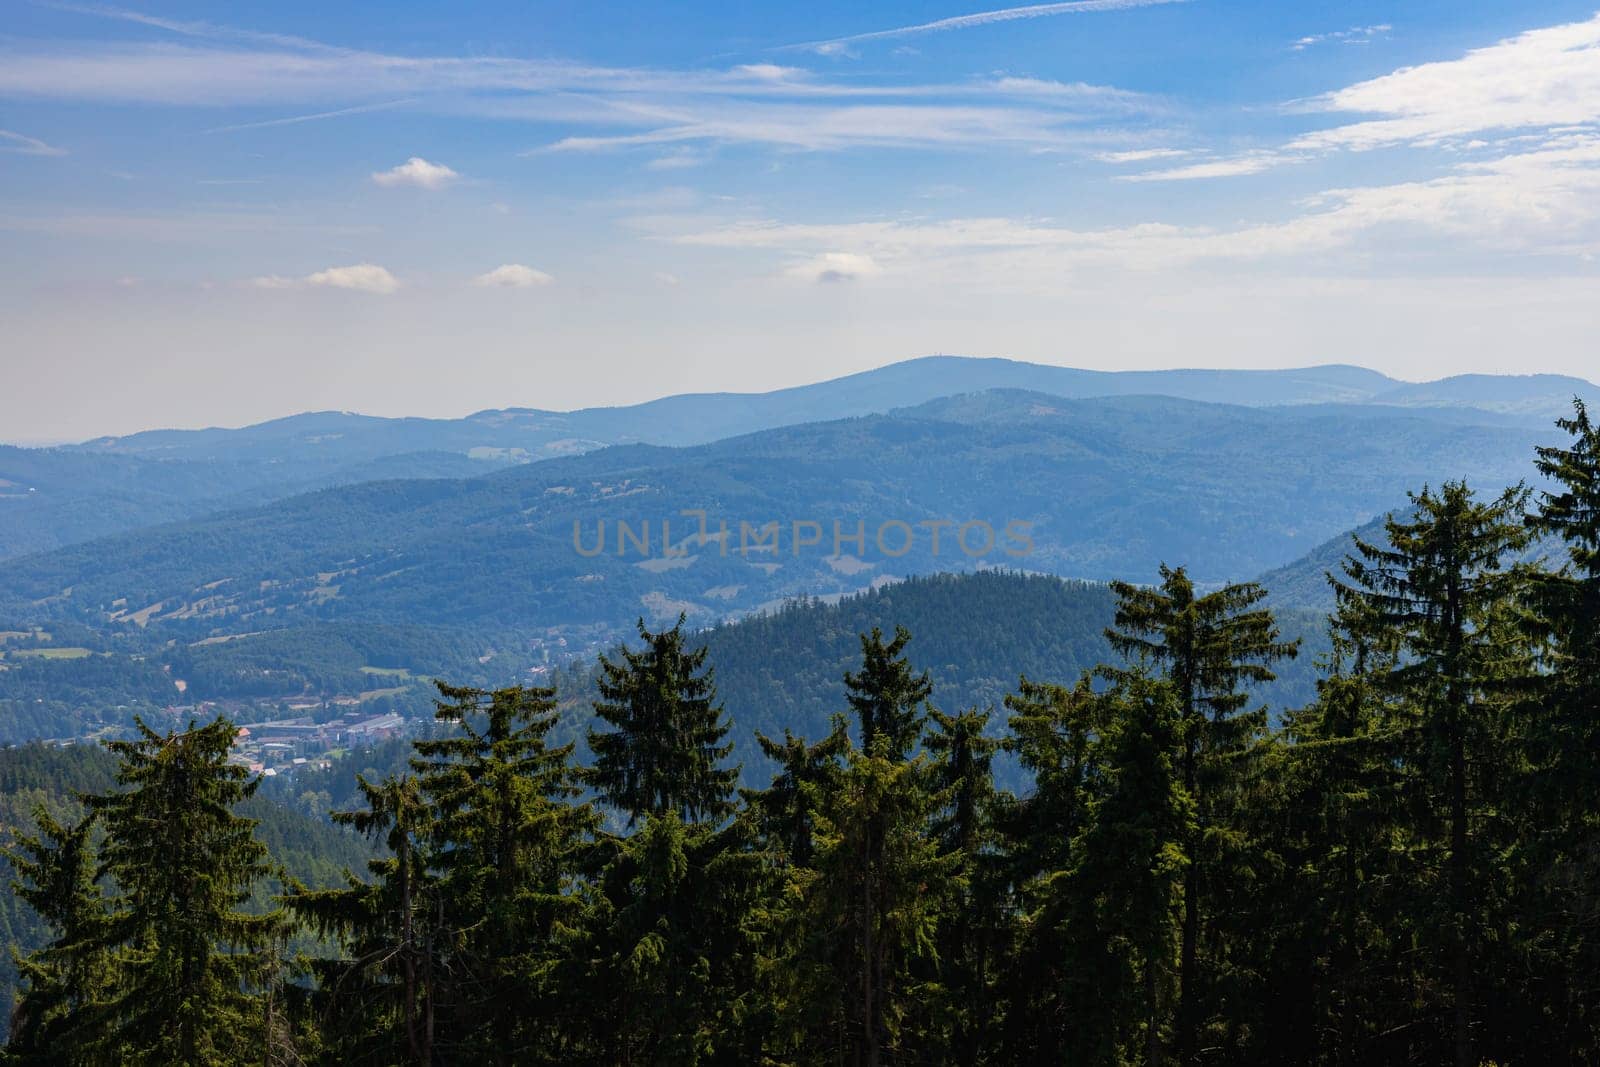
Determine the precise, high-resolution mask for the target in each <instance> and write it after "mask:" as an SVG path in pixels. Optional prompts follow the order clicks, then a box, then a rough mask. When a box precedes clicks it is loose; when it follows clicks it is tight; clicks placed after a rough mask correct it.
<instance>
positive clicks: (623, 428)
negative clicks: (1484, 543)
mask: <svg viewBox="0 0 1600 1067" xmlns="http://www.w3.org/2000/svg"><path fill="white" fill-rule="evenodd" d="M991 389H1025V390H1029V391H1032V392H1039V393H1048V394H1051V395H1053V396H1060V397H1064V398H1068V399H1080V400H1081V399H1090V398H1094V397H1103V396H1134V395H1150V396H1170V397H1175V398H1177V399H1182V400H1198V401H1204V402H1211V403H1227V404H1242V405H1245V406H1251V407H1264V406H1273V405H1294V404H1333V403H1339V404H1374V403H1376V404H1385V405H1392V406H1403V407H1429V406H1438V407H1477V408H1481V409H1483V410H1486V411H1499V412H1503V413H1511V414H1519V415H1537V416H1539V417H1545V416H1547V415H1552V416H1553V415H1554V414H1558V413H1560V412H1562V411H1565V410H1566V409H1567V408H1568V407H1569V406H1570V400H1571V397H1572V395H1573V394H1574V393H1575V392H1576V393H1579V394H1584V395H1600V387H1596V386H1595V385H1593V384H1592V383H1589V382H1585V381H1583V380H1582V379H1577V378H1562V377H1560V376H1557V375H1532V376H1527V377H1526V378H1518V377H1512V376H1488V375H1463V376H1460V377H1457V378H1446V379H1442V380H1440V381H1438V382H1426V383H1420V384H1413V383H1408V382H1402V381H1399V380H1396V379H1394V378H1390V377H1388V376H1387V375H1384V374H1382V373H1379V372H1378V371H1374V370H1368V369H1366V368H1363V367H1357V366H1351V365H1347V364H1327V365H1322V366H1312V367H1303V368H1293V369H1284V370H1205V369H1176V370H1131V371H1101V370H1084V369H1080V368H1074V367H1058V366H1049V365H1045V364H1038V363H1026V362H1022V361H1018V360H1010V359H996V358H974V357H966V356H926V357H923V358H920V359H911V360H905V361H903V362H899V363H891V364H889V365H887V366H884V367H879V368H877V369H874V370H869V371H862V372H860V373H857V374H851V375H846V376H844V377H842V378H834V379H830V380H827V381H823V382H817V383H814V384H809V385H801V386H794V387H791V388H786V389H777V390H773V391H771V392H766V393H684V394H679V395H674V396H667V397H662V398H660V399H657V400H651V401H647V402H644V403H640V404H633V405H627V406H621V407H593V408H582V409H579V410H576V411H568V412H562V411H551V410H544V409H539V408H529V407H512V408H504V409H492V410H486V411H480V412H477V413H475V414H472V415H468V416H466V417H465V418H461V419H431V418H392V419H391V418H380V417H377V416H371V415H359V414H355V413H351V412H333V411H324V412H309V413H306V414H302V415H291V416H288V417H286V418H281V419H274V420H271V421H269V422H264V423H259V424H256V425H253V426H246V427H242V428H240V429H218V428H213V429H205V430H151V431H146V432H143V433H136V434H130V435H127V436H123V437H103V438H97V439H95V440H92V441H86V442H84V443H82V444H80V445H75V446H70V447H71V448H73V449H74V450H78V451H90V452H113V453H123V454H133V455H142V456H146V457H151V458H156V457H159V458H169V459H171V458H189V459H193V458H210V459H216V458H224V457H226V458H240V457H242V456H246V455H248V456H263V455H276V456H279V457H283V456H285V455H288V454H292V453H295V452H298V451H309V452H311V453H325V452H329V451H337V452H340V453H341V454H344V455H345V456H346V458H347V460H348V459H350V458H356V457H359V458H366V459H370V458H374V457H376V456H380V455H387V454H391V453H393V452H396V451H407V452H410V451H424V450H435V449H437V450H444V451H460V452H469V451H471V450H473V449H480V450H484V451H495V450H504V451H505V452H507V453H510V454H514V455H517V456H519V457H521V458H529V459H538V458H548V457H549V456H559V455H567V454H571V453H572V452H574V451H581V450H585V449H589V448H594V447H599V446H601V445H607V444H630V443H642V444H658V445H692V444H705V443H707V442H710V441H714V440H719V439H721V438H724V437H732V436H736V435H738V434H744V433H753V432H756V431H759V430H766V429H774V428H777V427H780V426H789V425H796V424H799V423H805V422H820V421H826V420H830V419H838V418H847V417H851V416H856V415H871V414H881V413H883V412H887V411H890V410H893V409H895V408H901V407H911V406H915V405H917V404H921V403H925V402H927V401H929V400H934V399H937V398H940V397H945V396H952V395H955V394H959V393H972V392H983V391H986V390H991Z"/></svg>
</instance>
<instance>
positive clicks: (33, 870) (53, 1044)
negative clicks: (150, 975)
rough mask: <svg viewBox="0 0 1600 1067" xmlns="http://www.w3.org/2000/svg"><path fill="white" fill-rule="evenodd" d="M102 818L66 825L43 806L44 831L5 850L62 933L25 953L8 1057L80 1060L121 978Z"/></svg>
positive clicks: (23, 894)
mask: <svg viewBox="0 0 1600 1067" xmlns="http://www.w3.org/2000/svg"><path fill="white" fill-rule="evenodd" d="M94 822H95V820H94V818H93V816H87V817H84V818H82V819H79V820H78V821H77V822H74V823H71V824H63V823H61V822H59V821H57V820H56V819H55V818H54V817H52V816H51V814H50V812H49V811H48V810H47V809H46V808H45V807H44V806H43V805H40V806H39V807H38V808H37V809H36V810H35V812H34V823H35V824H36V826H37V828H38V829H37V832H36V833H34V834H23V835H20V836H19V837H18V838H17V840H16V842H15V843H14V844H13V845H12V846H11V847H10V848H7V849H5V850H4V855H5V857H6V859H7V860H9V861H10V863H11V866H12V869H13V871H14V872H15V873H16V876H17V880H16V881H15V882H14V883H13V887H14V889H15V891H16V893H17V896H18V897H20V898H21V899H23V900H25V901H27V903H28V904H29V905H31V906H32V907H33V910H34V911H35V912H37V913H38V915H39V917H40V918H41V919H43V920H44V921H45V923H46V924H47V925H48V926H49V927H50V929H51V931H52V933H53V935H54V937H53V939H52V940H51V942H50V943H49V944H48V945H46V946H45V947H43V948H41V949H39V950H38V951H36V952H34V953H33V954H32V955H30V956H28V957H26V958H24V959H19V960H18V961H17V962H18V968H17V969H18V977H19V978H20V979H21V980H22V982H23V983H24V986H23V990H22V993H21V995H20V997H19V999H18V1001H17V1005H16V1008H15V1010H14V1011H13V1013H12V1019H11V1035H10V1040H9V1042H8V1044H7V1048H6V1056H5V1061H6V1062H13V1061H15V1062H18V1063H57V1062H62V1061H64V1060H69V1059H75V1058H80V1057H82V1055H83V1051H84V1045H85V1044H86V1041H87V1039H89V1038H92V1035H93V1015H94V1013H95V1011H96V1008H97V1006H98V1005H99V1004H100V1002H101V1001H102V1000H103V999H104V998H105V996H106V995H107V993H108V991H109V990H110V985H111V981H112V978H113V975H112V972H111V969H110V966H109V959H108V957H107V954H106V952H105V950H104V948H103V947H102V941H103V938H104V930H105V924H106V922H107V913H106V899H105V893H104V891H103V890H102V889H101V887H100V885H99V883H98V881H97V880H96V859H95V849H94V845H93V842H92V840H91V835H92V834H93V831H94Z"/></svg>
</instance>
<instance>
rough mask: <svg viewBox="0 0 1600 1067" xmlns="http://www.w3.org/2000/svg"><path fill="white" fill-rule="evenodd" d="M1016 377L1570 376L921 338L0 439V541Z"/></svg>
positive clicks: (1110, 382)
mask: <svg viewBox="0 0 1600 1067" xmlns="http://www.w3.org/2000/svg"><path fill="white" fill-rule="evenodd" d="M996 390H1023V391H1028V392H1032V393H1036V394H1041V395H1046V396H1050V397H1056V398H1060V399H1066V400H1093V399H1097V398H1104V399H1109V398H1118V397H1123V398H1125V397H1130V396H1164V397H1170V398H1173V399H1175V400H1184V401H1191V402H1202V403H1228V404H1235V405H1243V406H1247V407H1256V408H1267V407H1292V408H1301V409H1322V410H1325V411H1326V412H1327V413H1329V414H1355V415H1361V414H1363V413H1369V412H1374V411H1391V412H1392V411H1395V410H1397V408H1404V409H1406V410H1407V411H1409V412H1411V413H1413V414H1415V415H1416V416H1417V417H1418V418H1425V419H1430V420H1434V421H1438V422H1448V423H1455V424H1483V425H1493V426H1511V425H1517V426H1533V425H1541V426H1542V425H1547V424H1548V422H1549V421H1550V419H1552V418H1554V417H1555V415H1558V414H1561V413H1564V412H1566V411H1567V410H1569V409H1570V404H1571V397H1572V396H1573V395H1574V394H1579V395H1585V396H1587V397H1589V398H1590V399H1592V400H1594V402H1595V403H1596V404H1597V405H1600V389H1597V388H1596V387H1595V386H1593V385H1591V384H1590V383H1588V382H1584V381H1582V380H1580V379H1575V378H1563V377H1560V376H1555V375H1531V376H1526V377H1493V376H1484V375H1462V376H1459V377H1455V378H1446V379H1442V380H1441V381H1438V382H1429V383H1422V384H1408V383H1404V382H1399V381H1396V380H1395V379H1392V378H1389V377H1387V376H1385V375H1383V374H1380V373H1378V372H1376V371H1372V370H1366V369H1363V368H1361V367H1354V366H1347V365H1340V364H1330V365H1326V366H1315V367H1306V368H1300V369H1293V370H1166V371H1096V370H1081V369H1075V368H1070V367H1055V366H1045V365H1041V364H1033V363H1024V362H1019V361H1016V360H1007V359H973V358H967V357H958V356H930V357H926V358H923V359H914V360H908V361H905V362H901V363H894V364H890V365H889V366H886V367H881V368H878V369H876V370H870V371H864V372H862V373H859V374H852V375H848V376H846V377H843V378H836V379H832V380H830V381H824V382H819V383H815V384H812V385H803V386H797V387H794V388H789V389H779V390H775V391H773V392H769V393H760V394H737V393H698V394H683V395H680V396H671V397H664V398H662V399H659V400H653V401H650V402H648V403H644V404H636V405H632V406H628V407H611V408H587V409H583V410H579V411H573V412H555V411H542V410H538V409H533V408H507V409H503V410H491V411H480V412H478V413H476V414H474V415H470V416H467V417H466V418H463V419H427V418H392V419H391V418H380V417H376V416H369V415H358V414H353V413H349V412H313V413H308V414H303V415H292V416H289V417H286V418H282V419H275V420H272V421H270V422H264V423H260V424H257V425H254V426H247V427H243V428H241V429H207V430H154V431H148V432H144V433H137V434H131V435H128V436H125V437H103V438H97V439H95V440H92V441H87V442H84V443H82V444H79V445H71V446H63V447H59V448H51V449H23V448H8V447H3V446H0V559H4V558H8V557H15V556H19V555H24V554H27V553H30V552H39V551H47V550H50V549H53V548H57V547H62V546H66V545H71V544H76V543H81V542H84V541H88V540H92V539H94V538H96V537H102V536H106V535H109V534H115V533H120V532H124V531H127V530H130V529H138V528H141V527H146V526H151V525H154V524H157V523H161V522H170V521H177V520H183V519H187V518H194V517H198V516H201V515H205V514H210V513H214V512H219V511H224V510H230V509H235V508H241V507H249V506H252V505H256V504H261V503H266V502H270V501H272V500H278V499H283V498H286V497H289V496H293V495H295V494H297V493H302V492H306V491H310V490H315V489H319V488H324V487H331V486H339V485H350V484H356V483H359V482H363V481H372V480H379V479H387V478H405V479H415V478H463V477H470V476H472V475H474V474H479V473H486V472H489V471H492V470H495V469H497V468H500V467H504V466H508V465H515V464H521V463H526V462H530V461H534V460H546V459H559V458H561V457H564V456H572V455H579V454H582V453H585V452H591V451H594V450H596V449H599V448H603V447H606V446H609V445H616V444H651V445H664V446H673V447H681V446H692V445H701V444H708V443H710V442H712V441H717V440H722V439H725V438H730V437H736V436H741V435H746V434H751V433H758V432H762V431H766V430H773V429H781V428H783V427H788V426H797V425H803V424H806V423H815V422H826V421H831V420H836V419H840V418H849V417H862V416H868V415H881V414H885V413H887V412H889V411H893V410H898V409H905V408H911V407H916V406H918V405H922V404H927V403H931V402H934V401H937V400H941V399H945V398H949V397H955V396H967V395H973V394H982V393H992V392H994V391H996Z"/></svg>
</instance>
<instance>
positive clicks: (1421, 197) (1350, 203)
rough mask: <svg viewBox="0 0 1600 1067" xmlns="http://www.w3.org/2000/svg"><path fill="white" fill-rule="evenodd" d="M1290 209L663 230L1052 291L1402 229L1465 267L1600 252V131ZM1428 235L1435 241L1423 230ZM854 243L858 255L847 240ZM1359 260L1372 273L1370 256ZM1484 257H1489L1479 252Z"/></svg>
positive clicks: (908, 278)
mask: <svg viewBox="0 0 1600 1067" xmlns="http://www.w3.org/2000/svg"><path fill="white" fill-rule="evenodd" d="M1300 207H1301V210H1300V212H1299V213H1297V214H1295V215H1293V216H1291V217H1289V218H1287V219H1283V220H1280V221H1265V222H1256V223H1247V224H1243V225H1240V226H1236V227H1233V228H1231V229H1219V228H1212V227H1206V226H1178V225H1171V224H1167V223H1159V222H1147V223H1140V224H1137V225H1132V226H1122V227H1113V228H1106V229H1077V228H1073V227H1068V226H1061V225H1056V224H1051V223H1048V222H1043V221H1036V220H1030V219H1016V218H956V219H947V220H942V221H902V222H844V223H823V224H816V223H809V224H785V223H780V222H772V221H756V222H735V223H724V224H722V225H713V226H710V227H704V226H702V227H700V228H695V227H693V226H692V225H691V226H685V227H684V228H682V229H679V230H671V229H667V228H661V229H658V230H657V232H656V236H658V237H659V238H660V239H662V240H667V241H672V242H675V243H679V244H686V245H695V246H704V247H715V248H724V249H743V250H748V251H763V250H764V251H769V252H772V253H774V254H776V255H779V256H782V257H784V258H786V259H788V260H789V261H790V262H791V263H792V264H793V265H792V266H790V267H789V268H787V270H786V273H788V274H789V275H791V276H793V277H799V278H806V279H821V278H822V276H823V275H824V274H826V273H827V272H829V271H833V272H835V273H836V274H837V276H838V278H845V277H865V276H869V275H874V274H884V275H886V276H888V275H891V274H892V275H893V276H894V277H895V278H897V279H901V280H903V281H904V282H905V284H907V285H927V286H932V285H937V284H959V285H967V284H979V283H981V284H983V285H986V286H989V287H993V288H1001V289H1016V290H1023V289H1040V290H1048V289H1050V288H1052V287H1055V286H1058V285H1059V284H1061V282H1062V279H1063V277H1065V276H1070V275H1072V274H1073V273H1074V272H1088V273H1089V274H1091V275H1098V274H1101V273H1103V272H1105V271H1108V270H1133V271H1143V272H1151V273H1163V272H1167V271H1171V270H1178V269H1181V268H1183V267H1185V266H1187V265H1190V264H1194V263H1199V262H1232V263H1237V264H1241V265H1243V264H1255V263H1262V262H1268V261H1272V262H1276V261H1287V262H1292V263H1295V264H1300V265H1303V264H1304V263H1306V262H1307V258H1306V257H1313V260H1312V261H1313V262H1315V263H1316V264H1317V267H1318V269H1321V270H1334V271H1336V270H1338V269H1339V268H1338V265H1337V263H1336V261H1335V260H1334V259H1332V258H1331V254H1333V253H1338V252H1343V251H1347V250H1348V251H1352V252H1357V253H1361V254H1362V257H1369V256H1370V255H1371V254H1372V250H1380V251H1381V250H1383V249H1384V248H1386V247H1392V245H1390V246H1386V245H1385V244H1384V241H1385V239H1386V238H1388V237H1390V236H1391V235H1400V236H1401V237H1403V239H1404V247H1405V248H1406V254H1407V256H1408V257H1409V258H1411V259H1412V260H1421V259H1423V258H1425V257H1427V256H1428V255H1429V254H1430V253H1433V254H1435V255H1437V256H1438V257H1440V262H1442V263H1446V264H1450V265H1451V266H1452V269H1458V268H1459V265H1460V264H1461V263H1465V262H1478V261H1482V262H1486V263H1492V264H1494V265H1495V266H1496V267H1497V269H1500V270H1502V271H1505V270H1514V269H1517V268H1515V267H1514V266H1513V263H1514V262H1515V261H1514V260H1512V259H1511V258H1509V256H1518V257H1520V256H1527V255H1536V256H1558V257H1566V258H1568V259H1569V260H1570V259H1581V258H1583V257H1585V256H1589V255H1595V254H1600V135H1570V136H1569V137H1568V138H1567V139H1566V140H1565V141H1564V142H1563V143H1562V144H1561V145H1559V146H1548V147H1542V148H1539V149H1537V150H1534V151H1529V152H1524V153H1517V154H1512V155H1507V156H1503V157H1500V158H1498V159H1494V160H1488V161H1481V162H1473V163H1468V164H1463V165H1461V166H1459V167H1457V168H1456V169H1455V170H1454V171H1453V172H1451V173H1450V174H1448V175H1445V176H1443V177H1440V178H1435V179H1431V180H1426V181H1415V182H1402V183H1395V184H1389V185H1373V186H1365V187H1351V188H1338V189H1330V190H1327V191H1325V192H1324V193H1322V194H1320V195H1318V196H1316V197H1314V198H1312V199H1310V200H1308V201H1307V202H1305V203H1304V204H1302V205H1300ZM1419 236H1420V237H1426V238H1428V240H1427V241H1426V242H1423V241H1419V240H1418V237H1419ZM838 248H851V249H853V250H854V251H852V252H850V253H840V252H835V251H833V250H834V249H838ZM1362 257H1358V258H1356V259H1352V260H1350V261H1349V265H1350V266H1351V268H1352V269H1354V270H1356V271H1358V272H1359V273H1365V272H1366V271H1369V270H1370V269H1371V261H1370V259H1369V258H1362ZM1473 257H1476V258H1473Z"/></svg>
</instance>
